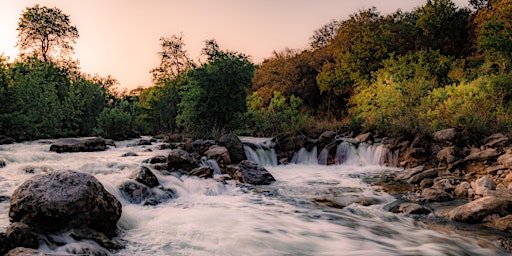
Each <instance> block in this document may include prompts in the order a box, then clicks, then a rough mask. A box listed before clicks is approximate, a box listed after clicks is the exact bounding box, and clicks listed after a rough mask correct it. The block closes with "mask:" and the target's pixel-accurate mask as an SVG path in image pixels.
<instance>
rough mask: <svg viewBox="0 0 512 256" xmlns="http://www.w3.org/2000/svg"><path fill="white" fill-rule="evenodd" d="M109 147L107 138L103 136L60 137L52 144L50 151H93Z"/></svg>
mask: <svg viewBox="0 0 512 256" xmlns="http://www.w3.org/2000/svg"><path fill="white" fill-rule="evenodd" d="M105 149H107V145H106V144H105V140H104V139H102V138H76V139H74V138H67V139H59V140H57V141H55V142H54V143H53V144H52V145H51V146H50V151H54V152H57V153H64V152H92V151H104V150H105Z"/></svg>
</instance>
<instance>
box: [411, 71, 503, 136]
mask: <svg viewBox="0 0 512 256" xmlns="http://www.w3.org/2000/svg"><path fill="white" fill-rule="evenodd" d="M504 83H506V86H507V87H510V86H512V82H511V80H510V79H508V81H507V80H503V77H495V76H492V77H485V76H482V77H480V78H478V79H476V80H474V81H472V82H469V83H461V84H457V85H449V86H446V87H443V88H437V89H435V90H433V91H432V93H430V94H429V95H428V96H427V97H425V98H424V99H423V104H425V107H427V108H428V110H427V111H426V112H424V113H421V115H420V118H422V119H425V120H426V121H427V122H428V127H429V128H430V129H431V130H433V131H435V130H439V129H444V128H447V127H458V128H459V129H461V130H462V131H463V132H464V133H465V134H466V135H467V136H469V137H470V138H475V137H476V138H479V137H480V136H481V135H489V134H490V133H492V132H496V131H500V130H504V129H505V131H507V132H509V131H510V128H511V124H512V121H510V120H511V119H510V118H511V114H512V112H511V111H510V109H509V108H508V107H509V104H510V102H507V101H505V100H504V98H503V95H502V94H501V93H500V89H499V87H497V86H496V85H497V84H502V85H504Z"/></svg>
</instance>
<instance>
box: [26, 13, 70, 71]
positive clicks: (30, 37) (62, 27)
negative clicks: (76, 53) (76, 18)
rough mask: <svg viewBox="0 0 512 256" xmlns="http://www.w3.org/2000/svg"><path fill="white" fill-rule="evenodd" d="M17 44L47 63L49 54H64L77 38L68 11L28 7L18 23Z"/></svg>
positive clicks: (68, 51) (67, 52)
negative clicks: (66, 12) (65, 12)
mask: <svg viewBox="0 0 512 256" xmlns="http://www.w3.org/2000/svg"><path fill="white" fill-rule="evenodd" d="M16 30H18V43H17V46H18V47H19V48H20V50H21V51H26V52H33V53H36V54H37V55H38V56H39V57H40V58H41V59H42V60H43V61H45V62H48V61H49V60H50V58H51V54H52V53H53V54H57V53H60V55H67V54H69V53H70V52H72V51H73V44H74V43H75V42H76V39H77V38H78V37H79V35H78V30H77V28H76V27H75V26H72V25H71V21H70V19H69V16H68V15H67V14H64V13H63V12H62V11H61V10H60V9H58V8H48V7H46V6H43V7H41V6H39V5H38V4H36V5H35V6H34V7H27V8H26V10H25V12H23V13H22V15H21V17H20V20H19V22H18V28H17V29H16Z"/></svg>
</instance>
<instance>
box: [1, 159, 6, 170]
mask: <svg viewBox="0 0 512 256" xmlns="http://www.w3.org/2000/svg"><path fill="white" fill-rule="evenodd" d="M5 165H6V163H5V160H2V159H0V168H4V167H5Z"/></svg>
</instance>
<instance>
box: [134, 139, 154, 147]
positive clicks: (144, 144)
mask: <svg viewBox="0 0 512 256" xmlns="http://www.w3.org/2000/svg"><path fill="white" fill-rule="evenodd" d="M137 145H138V146H149V145H151V141H150V140H144V139H141V140H139V141H137Z"/></svg>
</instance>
